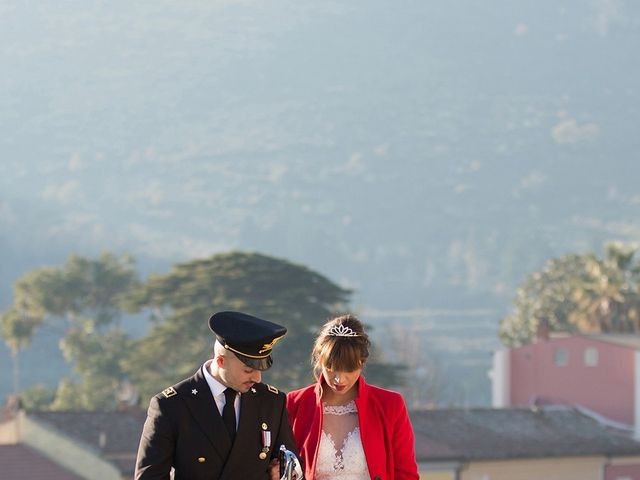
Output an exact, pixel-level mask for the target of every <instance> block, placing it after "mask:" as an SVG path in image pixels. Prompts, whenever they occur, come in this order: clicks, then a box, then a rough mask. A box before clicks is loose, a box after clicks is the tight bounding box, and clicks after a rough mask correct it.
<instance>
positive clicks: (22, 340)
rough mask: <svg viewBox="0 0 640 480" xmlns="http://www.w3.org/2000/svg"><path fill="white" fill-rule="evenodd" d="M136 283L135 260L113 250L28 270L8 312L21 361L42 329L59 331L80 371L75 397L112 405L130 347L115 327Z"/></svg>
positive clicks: (5, 328) (9, 338) (6, 330)
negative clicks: (94, 257)
mask: <svg viewBox="0 0 640 480" xmlns="http://www.w3.org/2000/svg"><path fill="white" fill-rule="evenodd" d="M136 285H137V273H136V271H135V268H134V263H133V260H132V259H131V258H130V257H128V256H126V255H125V256H122V257H116V256H114V255H113V254H110V253H103V254H102V255H101V256H100V257H99V258H98V259H97V260H90V259H87V258H83V257H80V256H76V255H74V256H71V257H70V258H69V259H68V260H67V262H66V263H65V264H64V265H62V266H61V267H43V268H39V269H37V270H34V271H31V272H28V273H27V274H25V275H24V276H23V277H21V278H20V279H19V280H18V281H17V282H16V285H15V292H14V302H13V305H12V306H11V307H10V308H9V309H8V310H7V312H5V313H4V314H3V315H2V336H3V338H4V339H5V341H6V343H7V344H8V345H9V347H10V349H11V351H12V354H13V355H14V358H15V359H16V360H17V352H18V350H19V349H20V348H24V347H26V346H27V345H29V343H30V341H31V338H32V337H33V335H34V333H35V332H36V331H37V329H38V328H42V327H44V326H47V327H49V328H50V329H53V330H55V331H58V332H59V333H60V335H61V336H62V340H61V342H60V346H61V349H62V351H63V354H64V356H65V359H66V360H67V361H68V362H69V363H71V364H72V365H73V366H74V368H75V371H76V373H77V374H78V375H79V382H77V384H75V385H76V387H77V389H78V391H79V392H80V395H78V396H76V397H75V400H74V401H80V405H81V406H83V407H84V408H106V407H108V405H110V404H111V403H114V402H115V395H113V394H111V392H113V389H114V388H113V384H114V382H115V383H117V382H118V380H119V379H120V378H121V377H122V376H123V372H122V368H121V366H120V364H119V362H120V357H121V355H122V354H123V352H124V351H126V347H127V345H126V342H125V340H124V337H123V334H122V333H121V332H117V331H115V332H113V331H110V330H113V329H114V328H117V326H118V325H117V320H118V319H119V317H120V315H121V313H122V308H123V301H124V298H125V294H127V293H128V292H129V291H130V290H131V289H134V288H135V286H136ZM94 355H95V357H94ZM14 365H15V364H14ZM16 368H17V367H16ZM56 402H57V403H58V404H59V403H60V402H59V401H58V400H56ZM74 406H75V405H74ZM60 408H64V405H60Z"/></svg>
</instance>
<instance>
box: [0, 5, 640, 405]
mask: <svg viewBox="0 0 640 480" xmlns="http://www.w3.org/2000/svg"><path fill="white" fill-rule="evenodd" d="M0 13H2V15H0V43H1V44H2V45H3V47H2V51H1V52H0V58H1V59H2V65H3V72H4V74H3V75H2V76H0V111H1V112H2V115H0V128H1V129H2V132H3V135H2V136H0V147H1V148H2V152H3V156H2V157H3V159H2V162H1V163H0V247H2V251H3V255H4V256H3V262H2V267H0V282H1V286H2V288H0V302H1V304H2V305H7V304H8V303H9V302H10V299H11V292H10V288H11V285H12V283H13V282H14V281H15V280H16V279H17V278H18V277H19V276H20V275H21V274H22V273H24V272H25V271H28V270H30V269H32V268H35V267H37V266H40V265H41V264H44V263H60V262H61V261H63V259H64V258H65V257H66V256H67V255H69V254H70V253H72V252H77V253H82V254H87V255H93V254H96V253H97V252H99V251H101V250H104V249H108V250H112V251H115V252H122V251H128V252H130V253H132V254H133V255H134V256H136V257H137V258H139V259H140V262H141V264H142V265H143V266H144V270H145V271H149V270H154V269H156V270H163V269H165V268H167V267H168V265H170V264H171V263H173V262H175V261H179V260H184V259H187V258H195V257H203V256H206V255H210V254H212V253H216V252H220V251H224V250H229V249H243V250H255V251H260V252H264V253H267V254H273V255H277V256H279V257H285V258H289V259H291V260H293V261H296V262H300V263H304V264H306V265H309V266H310V267H311V268H313V269H316V270H319V271H321V272H322V273H324V274H326V275H328V276H329V277H331V278H332V279H334V280H336V281H338V282H340V283H342V284H344V285H346V286H350V287H352V288H355V290H356V295H355V306H356V307H357V308H369V309H379V310H383V311H389V310H398V309H399V310H407V309H416V308H418V309H419V308H442V309H453V310H455V309H475V308H484V309H487V310H488V311H493V312H495V323H496V326H497V321H498V320H499V318H500V316H502V315H503V314H504V312H506V311H507V309H508V308H509V304H510V301H511V298H512V296H513V292H514V288H515V287H516V286H517V285H518V283H519V282H520V281H521V280H522V278H523V277H524V275H526V274H527V273H528V272H530V271H533V270H536V269H538V268H540V266H541V265H542V263H543V262H544V260H545V259H546V258H548V257H551V256H556V255H560V254H563V253H565V252H568V251H584V250H586V249H596V250H597V249H599V248H600V246H601V244H602V242H603V241H605V240H608V239H614V238H615V239H621V240H625V241H637V240H638V239H639V238H640V221H639V220H638V218H639V217H638V206H639V205H640V193H638V188H637V179H638V178H640V162H638V161H637V158H636V157H637V152H638V151H639V150H640V148H639V147H640V144H639V137H638V135H637V132H636V130H637V125H638V124H639V123H640V122H639V120H640V110H639V108H640V101H639V99H640V90H639V87H638V85H640V66H639V64H638V62H637V61H634V59H635V57H636V56H637V54H636V51H637V50H638V47H639V46H640V4H638V3H637V2H632V1H630V0H628V1H617V2H613V1H595V2H569V1H563V0H560V1H558V0H554V1H551V0H543V1H533V0H531V1H530V2H518V3H517V5H516V4H514V3H513V2H511V1H508V0H497V1H494V2H485V3H482V2H480V3H479V2H470V1H469V2H460V1H458V2H455V1H454V2H424V1H417V0H408V1H405V2H401V3H400V4H398V3H397V2H396V3H394V2H388V1H381V0H355V1H351V2H339V1H328V2H311V1H304V0H303V1H296V2H293V1H290V0H279V1H278V0H276V1H272V2H266V3H265V2H258V1H254V0H248V1H243V2H237V1H233V0H219V1H213V2H203V1H199V0H187V1H184V2H178V3H176V2H167V1H154V2H134V3H131V2H124V1H115V2H109V3H108V4H105V3H102V2H95V1H86V2H83V3H82V4H81V5H79V4H73V5H71V4H68V5H67V4H47V5H40V6H39V7H38V8H37V9H34V7H33V6H32V5H27V4H23V3H22V2H17V1H10V2H5V3H4V4H3V6H2V7H0ZM448 321H449V320H447V319H444V320H443V322H445V323H446V322H448ZM484 332H485V335H488V337H487V339H488V340H487V341H490V342H495V337H493V336H492V333H491V331H490V329H486V328H485V330H484ZM469 335H470V333H469V331H468V330H462V331H461V330H459V329H458V330H455V329H453V328H452V330H451V336H452V338H453V339H460V341H461V342H462V341H464V339H465V338H467V337H468V336H469ZM34 354H35V352H34ZM452 356H453V357H455V355H454V354H453V353H452ZM2 363H3V364H5V361H4V360H3V361H2ZM478 378H479V377H478ZM483 381H485V386H486V388H487V389H488V386H487V385H488V384H486V377H484V379H483ZM486 392H488V390H486V391H485V393H486ZM0 393H1V392H0ZM478 398H479V400H478V401H479V402H480V401H485V399H486V398H487V395H485V394H484V393H483V394H482V395H481V397H478Z"/></svg>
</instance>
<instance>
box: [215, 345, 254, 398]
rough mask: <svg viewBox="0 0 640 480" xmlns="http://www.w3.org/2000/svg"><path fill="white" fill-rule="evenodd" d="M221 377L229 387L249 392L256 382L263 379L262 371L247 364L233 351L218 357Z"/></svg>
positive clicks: (241, 391)
mask: <svg viewBox="0 0 640 480" xmlns="http://www.w3.org/2000/svg"><path fill="white" fill-rule="evenodd" d="M216 361H217V362H218V372H219V375H220V378H221V379H222V381H223V382H224V384H225V385H226V386H227V387H231V388H233V389H234V390H236V391H237V392H240V393H247V392H248V391H249V389H250V388H251V387H253V385H254V384H255V383H260V381H261V380H262V372H261V371H260V370H256V369H255V368H251V367H249V366H248V365H245V364H244V363H242V362H241V361H240V360H238V357H236V356H235V355H234V354H233V353H231V352H227V354H226V355H225V356H224V357H217V358H216Z"/></svg>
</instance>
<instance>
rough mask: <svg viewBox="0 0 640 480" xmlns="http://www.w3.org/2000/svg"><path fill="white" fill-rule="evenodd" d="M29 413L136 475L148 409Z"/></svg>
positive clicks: (121, 470)
mask: <svg viewBox="0 0 640 480" xmlns="http://www.w3.org/2000/svg"><path fill="white" fill-rule="evenodd" d="M27 415H28V416H29V417H31V418H33V419H35V420H37V421H38V422H40V423H41V424H46V425H49V426H50V427H52V428H54V429H55V430H57V431H59V432H61V433H63V434H65V435H66V436H68V437H70V438H72V439H74V440H76V441H77V442H79V443H81V444H83V445H87V446H89V447H91V448H93V449H94V450H96V451H97V452H98V453H99V454H100V456H102V457H103V458H104V459H105V460H107V461H109V462H111V463H112V464H114V465H115V466H116V468H118V470H120V472H122V474H123V475H132V474H133V471H134V469H135V459H136V453H137V451H138V442H139V441H140V435H141V433H142V427H143V425H144V421H145V418H146V412H144V411H142V410H139V411H127V412H37V411H32V412H28V413H27ZM3 478H4V477H3Z"/></svg>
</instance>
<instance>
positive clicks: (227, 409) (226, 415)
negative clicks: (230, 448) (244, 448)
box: [222, 388, 237, 442]
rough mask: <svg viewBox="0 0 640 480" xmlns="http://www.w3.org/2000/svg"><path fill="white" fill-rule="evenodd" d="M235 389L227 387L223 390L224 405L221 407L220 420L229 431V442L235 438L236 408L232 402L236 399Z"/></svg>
mask: <svg viewBox="0 0 640 480" xmlns="http://www.w3.org/2000/svg"><path fill="white" fill-rule="evenodd" d="M236 393H237V392H236V391H235V390H234V389H233V388H227V389H226V390H225V391H224V398H225V402H224V407H223V408H222V420H223V421H224V425H225V426H226V427H227V430H228V431H229V436H230V437H231V442H233V440H234V439H235V438H236V409H235V408H234V406H233V403H234V401H235V399H236Z"/></svg>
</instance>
